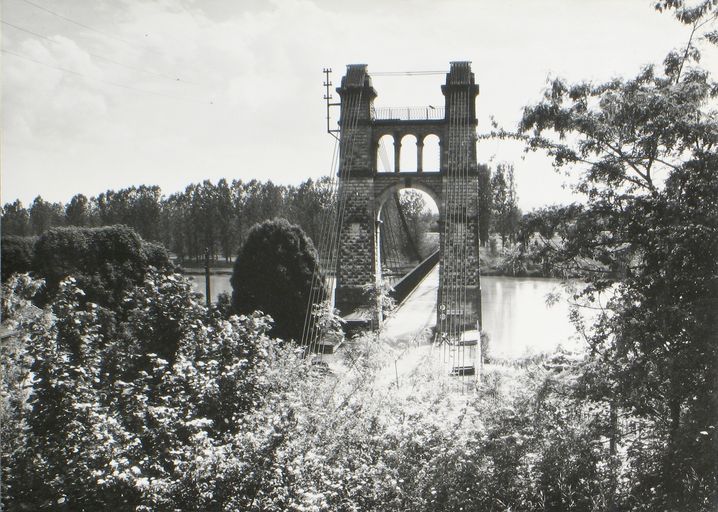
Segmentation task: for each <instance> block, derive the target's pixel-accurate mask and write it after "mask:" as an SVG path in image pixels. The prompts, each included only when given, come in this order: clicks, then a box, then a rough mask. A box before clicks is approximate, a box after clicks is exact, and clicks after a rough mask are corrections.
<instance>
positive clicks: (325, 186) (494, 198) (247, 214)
mask: <svg viewBox="0 0 718 512" xmlns="http://www.w3.org/2000/svg"><path fill="white" fill-rule="evenodd" d="M480 180H481V183H480V194H481V199H480V203H481V206H480V209H481V211H480V215H479V219H480V220H479V222H480V223H481V240H482V243H483V244H484V245H485V244H486V241H487V240H488V237H489V234H490V233H496V234H497V235H499V236H500V237H501V239H502V240H504V241H511V242H513V241H514V240H515V239H516V235H517V233H518V220H519V219H520V217H521V211H520V210H519V209H518V206H517V194H516V185H515V182H514V178H513V166H511V165H510V164H499V165H498V166H497V167H496V168H495V169H494V170H493V171H492V170H491V169H490V168H489V167H488V166H481V167H480ZM333 200H334V199H333V196H332V184H331V180H330V178H329V177H323V178H320V179H317V180H315V179H311V178H310V179H308V180H306V181H304V182H303V183H301V184H300V185H298V186H294V185H277V184H275V183H273V182H272V181H264V182H262V181H258V180H255V179H253V180H250V181H242V180H232V181H231V182H230V181H227V180H226V179H220V180H219V181H217V182H216V183H212V182H211V181H209V180H205V181H203V182H202V183H192V184H190V185H188V186H187V187H186V188H185V189H184V190H183V191H181V192H176V193H174V194H170V195H169V196H166V195H164V194H163V193H162V190H161V189H160V187H158V186H156V185H140V186H138V187H135V186H132V187H128V188H123V189H120V190H107V191H106V192H103V193H101V194H99V195H97V196H93V197H87V196H85V195H83V194H76V195H75V196H73V197H72V198H71V199H70V201H69V202H67V203H66V204H63V203H61V202H49V201H46V200H45V199H43V198H42V197H41V196H37V197H36V198H35V199H34V200H33V202H32V203H31V204H30V205H29V206H27V207H25V206H24V205H23V204H22V202H21V201H19V200H16V201H14V202H11V203H6V204H5V205H4V206H3V207H2V227H3V236H8V235H10V236H40V235H42V234H43V233H45V232H46V231H48V230H49V229H50V228H53V227H63V226H78V227H100V226H110V225H115V224H124V225H126V226H129V227H131V228H133V229H134V230H135V231H136V232H137V233H138V234H139V235H140V236H141V237H142V239H144V240H149V241H154V242H160V243H162V244H163V245H164V246H165V247H166V248H167V249H168V250H169V251H171V252H173V253H175V254H176V255H177V257H178V258H179V260H180V262H182V263H189V262H191V261H193V260H194V261H199V260H200V259H202V258H204V255H205V251H206V250H207V249H209V252H210V255H211V257H212V258H213V259H214V260H218V259H222V258H223V259H224V260H225V261H227V262H229V261H230V260H231V259H232V258H233V257H234V256H235V255H236V254H237V250H238V248H239V247H241V245H242V244H243V243H244V241H245V239H246V237H247V233H248V232H249V230H250V228H251V227H252V226H254V225H255V224H258V223H261V222H264V221H266V220H269V219H273V218H275V217H282V218H286V219H288V220H290V221H291V222H292V223H295V224H298V225H299V226H301V228H302V229H303V230H304V232H305V233H306V234H307V235H308V236H309V238H310V239H312V241H313V242H314V244H315V245H317V246H318V244H319V241H320V238H321V230H322V223H323V222H324V219H325V218H326V216H327V215H328V213H329V211H330V210H331V208H332V202H333ZM401 205H402V210H403V211H404V215H405V218H406V219H405V220H406V222H407V227H408V229H409V230H410V231H411V235H412V236H411V239H410V238H408V237H407V236H406V234H405V233H403V232H402V231H401V230H398V232H397V238H396V239H397V240H398V243H400V244H402V245H404V246H406V247H402V248H401V249H400V250H401V251H404V252H405V253H407V254H410V253H411V252H412V251H411V247H409V244H411V243H412V242H413V243H415V244H421V238H422V237H423V234H424V233H426V231H427V230H428V229H429V225H430V223H431V217H430V214H428V211H429V210H428V209H427V208H426V204H425V201H424V200H423V197H422V196H421V195H420V194H417V193H413V194H402V196H401ZM390 206H392V205H390ZM396 224H397V226H398V225H399V223H398V221H397V222H396Z"/></svg>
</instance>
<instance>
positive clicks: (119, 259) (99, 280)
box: [32, 226, 172, 307]
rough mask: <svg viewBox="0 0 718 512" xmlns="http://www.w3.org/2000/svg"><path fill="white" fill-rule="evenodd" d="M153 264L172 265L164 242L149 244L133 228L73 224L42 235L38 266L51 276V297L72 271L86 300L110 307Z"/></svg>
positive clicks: (48, 283)
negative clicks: (161, 244)
mask: <svg viewBox="0 0 718 512" xmlns="http://www.w3.org/2000/svg"><path fill="white" fill-rule="evenodd" d="M150 266H155V267H160V268H162V269H168V268H171V266H172V265H171V263H170V261H169V255H168V254H167V252H166V251H165V250H164V249H163V248H161V247H159V246H156V245H151V246H146V243H145V242H144V241H143V240H142V238H140V236H139V235H138V234H137V233H136V232H135V231H134V230H133V229H131V228H128V227H127V226H110V227H102V228H77V227H73V228H53V229H51V230H49V231H47V232H46V233H44V234H43V235H42V236H40V237H39V238H38V240H37V242H36V243H35V252H34V255H33V263H32V270H33V273H34V274H36V275H37V276H38V277H42V278H44V279H45V280H46V288H45V291H44V293H45V298H46V300H47V299H49V298H50V297H51V296H52V295H54V294H55V293H56V292H57V290H58V289H59V285H60V283H61V282H62V280H63V279H65V278H66V277H68V276H71V277H73V278H74V279H76V281H77V283H78V285H79V286H80V287H81V288H82V289H83V291H84V292H85V294H86V297H85V299H84V300H86V301H91V302H95V303H97V304H99V305H101V306H105V307H108V306H115V305H117V304H118V303H119V302H121V301H122V298H123V295H124V293H125V292H126V291H127V290H129V289H131V288H132V287H134V286H136V285H137V284H139V283H141V282H142V280H143V279H144V277H145V275H146V273H147V272H148V270H149V268H150Z"/></svg>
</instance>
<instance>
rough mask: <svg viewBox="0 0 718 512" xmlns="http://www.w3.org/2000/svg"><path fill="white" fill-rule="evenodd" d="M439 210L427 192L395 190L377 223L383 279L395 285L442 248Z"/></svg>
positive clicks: (383, 206)
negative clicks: (440, 246)
mask: <svg viewBox="0 0 718 512" xmlns="http://www.w3.org/2000/svg"><path fill="white" fill-rule="evenodd" d="M438 220H439V211H438V206H437V204H436V202H435V201H434V199H433V198H432V197H431V196H430V195H429V194H427V193H426V192H424V191H422V190H419V189H416V188H411V189H407V188H404V189H397V190H396V191H394V192H392V193H391V194H390V195H389V196H388V197H387V198H386V199H385V200H384V202H383V204H382V205H381V207H380V210H379V215H378V221H379V222H377V229H378V233H377V235H378V236H377V239H378V240H379V248H380V250H379V253H378V256H379V260H380V261H379V265H380V268H381V275H382V279H383V280H384V281H385V282H387V283H388V284H389V285H393V284H394V283H395V282H397V281H398V280H399V279H401V278H402V277H403V276H404V275H405V274H406V273H407V272H409V271H410V270H412V269H413V268H414V267H415V266H416V265H417V264H418V263H419V262H421V261H423V260H424V259H425V258H427V257H428V256H429V255H431V254H432V253H433V252H434V251H436V250H437V249H438V247H439V225H438Z"/></svg>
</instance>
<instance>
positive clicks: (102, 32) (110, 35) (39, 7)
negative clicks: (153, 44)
mask: <svg viewBox="0 0 718 512" xmlns="http://www.w3.org/2000/svg"><path fill="white" fill-rule="evenodd" d="M21 1H22V2H25V3H26V4H28V5H31V6H33V7H35V8H36V9H40V10H41V11H45V12H46V13H49V14H52V15H53V16H56V17H58V18H60V19H61V20H65V21H67V22H68V23H72V24H73V25H77V26H78V27H82V28H84V29H86V30H91V31H92V32H96V33H97V34H100V35H103V36H105V37H109V38H112V39H114V40H115V41H120V42H121V43H124V44H126V45H128V46H130V47H132V48H134V49H135V50H137V48H136V45H135V43H133V42H131V41H128V40H127V39H123V38H121V37H119V36H116V35H114V34H110V33H109V32H105V31H103V30H99V29H96V28H94V27H91V26H89V25H85V24H84V23H80V22H79V21H76V20H73V19H72V18H68V17H67V16H63V15H62V14H60V13H58V12H55V11H52V10H50V9H48V8H47V7H43V6H42V5H39V4H36V3H34V2H31V1H30V0H21ZM143 50H144V51H149V52H152V53H159V52H157V51H155V50H153V49H151V48H148V47H146V46H145V47H144V48H143Z"/></svg>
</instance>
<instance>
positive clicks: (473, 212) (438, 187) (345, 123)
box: [335, 62, 481, 346]
mask: <svg viewBox="0 0 718 512" xmlns="http://www.w3.org/2000/svg"><path fill="white" fill-rule="evenodd" d="M441 91H442V93H443V96H444V107H443V108H440V107H433V106H427V107H425V108H417V107H411V108H408V107H401V108H381V109H376V108H375V107H374V100H375V98H376V97H377V92H376V90H375V89H374V87H373V85H372V79H371V76H370V74H369V71H368V67H367V65H365V64H351V65H349V66H347V71H346V74H345V75H344V77H343V78H342V80H341V85H340V87H338V88H337V92H338V94H339V97H340V112H341V113H340V118H339V130H340V141H339V147H340V159H339V170H338V178H339V179H338V201H339V206H338V216H339V222H338V223H337V226H338V230H339V233H338V255H337V267H336V291H335V306H336V308H337V309H338V310H339V311H340V312H341V313H342V314H343V315H348V314H350V313H352V312H353V311H355V310H357V309H361V308H370V309H371V310H372V311H373V312H374V320H375V321H377V322H378V321H381V309H380V308H379V307H378V305H377V304H369V303H368V299H367V294H366V289H367V288H370V287H372V286H374V287H376V286H379V285H380V283H381V281H382V270H381V251H380V245H381V240H380V236H381V231H380V229H379V220H380V212H381V209H382V206H383V204H384V203H385V202H386V201H388V200H391V199H392V198H393V197H394V195H395V194H396V193H397V192H398V191H399V190H401V189H405V188H415V189H419V190H421V191H423V192H426V193H427V194H428V195H429V196H430V197H432V199H433V200H434V201H435V202H436V205H437V207H438V210H439V218H440V221H439V240H440V260H439V265H440V284H439V291H438V297H437V322H436V327H437V333H438V335H439V336H438V338H439V339H443V340H445V342H446V343H447V344H448V345H449V346H453V345H454V344H456V345H459V344H461V343H462V341H461V340H462V337H463V336H464V335H463V334H462V333H463V332H465V331H467V330H477V327H478V329H480V325H481V282H480V276H479V222H478V221H479V218H478V216H479V173H478V166H477V155H476V127H477V118H476V97H477V95H478V93H479V86H478V85H477V84H476V82H475V77H474V73H473V72H472V70H471V63H469V62H452V63H451V64H450V69H449V72H448V73H447V74H446V82H445V83H444V85H442V87H441ZM386 135H390V136H392V137H393V139H394V151H395V154H394V161H395V162H396V163H397V164H398V162H399V161H400V152H401V140H402V138H403V137H404V136H405V135H413V136H415V137H416V140H417V149H416V151H417V158H418V161H417V168H416V170H414V171H409V172H405V171H402V170H400V169H399V166H398V165H395V169H394V170H393V171H391V172H384V171H380V170H379V169H378V166H377V160H378V158H377V154H378V151H379V144H380V139H381V138H382V137H384V136H386ZM430 135H435V136H436V137H438V139H439V148H440V149H439V152H440V155H439V169H438V170H434V171H427V170H425V169H424V165H423V163H422V159H423V156H424V139H425V138H426V137H428V136H430Z"/></svg>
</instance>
